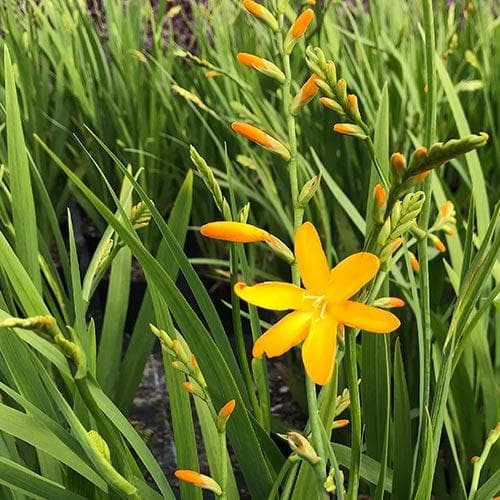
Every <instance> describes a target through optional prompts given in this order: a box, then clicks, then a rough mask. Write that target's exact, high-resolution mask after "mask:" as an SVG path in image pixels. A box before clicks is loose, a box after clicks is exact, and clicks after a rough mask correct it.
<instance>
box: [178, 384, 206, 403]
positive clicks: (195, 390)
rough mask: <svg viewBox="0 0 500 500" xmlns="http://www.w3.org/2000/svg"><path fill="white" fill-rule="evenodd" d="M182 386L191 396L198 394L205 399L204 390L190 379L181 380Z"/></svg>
mask: <svg viewBox="0 0 500 500" xmlns="http://www.w3.org/2000/svg"><path fill="white" fill-rule="evenodd" d="M182 387H183V389H184V390H185V391H186V392H187V393H188V394H192V395H193V396H198V397H199V398H201V399H203V400H205V399H206V395H205V391H204V390H203V389H202V388H201V387H200V386H199V385H198V384H197V383H196V382H192V381H186V382H183V383H182Z"/></svg>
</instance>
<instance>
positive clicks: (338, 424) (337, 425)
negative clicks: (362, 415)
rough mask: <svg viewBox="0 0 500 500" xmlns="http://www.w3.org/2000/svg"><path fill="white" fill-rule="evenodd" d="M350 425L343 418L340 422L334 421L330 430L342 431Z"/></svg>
mask: <svg viewBox="0 0 500 500" xmlns="http://www.w3.org/2000/svg"><path fill="white" fill-rule="evenodd" d="M349 424H350V421H349V419H347V418H343V419H340V420H334V421H333V424H332V429H342V428H343V427H347V426H348V425H349Z"/></svg>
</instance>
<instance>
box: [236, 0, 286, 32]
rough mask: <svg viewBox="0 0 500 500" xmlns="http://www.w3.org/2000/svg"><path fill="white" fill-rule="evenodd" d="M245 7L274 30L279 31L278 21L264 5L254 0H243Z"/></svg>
mask: <svg viewBox="0 0 500 500" xmlns="http://www.w3.org/2000/svg"><path fill="white" fill-rule="evenodd" d="M243 7H244V8H245V9H246V10H247V11H248V12H250V14H252V15H253V16H255V17H257V18H258V19H260V20H261V21H263V22H264V23H266V24H267V25H268V26H269V27H270V28H271V29H272V30H273V31H278V29H279V26H278V21H276V18H275V17H274V16H273V15H272V14H271V12H270V11H269V10H268V9H266V8H265V7H264V6H263V5H261V4H260V3H257V2H254V1H253V0H243Z"/></svg>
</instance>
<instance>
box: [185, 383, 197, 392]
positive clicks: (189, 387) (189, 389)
mask: <svg viewBox="0 0 500 500" xmlns="http://www.w3.org/2000/svg"><path fill="white" fill-rule="evenodd" d="M182 387H183V388H184V390H185V391H186V392H188V393H189V394H195V388H194V385H193V383H192V382H182Z"/></svg>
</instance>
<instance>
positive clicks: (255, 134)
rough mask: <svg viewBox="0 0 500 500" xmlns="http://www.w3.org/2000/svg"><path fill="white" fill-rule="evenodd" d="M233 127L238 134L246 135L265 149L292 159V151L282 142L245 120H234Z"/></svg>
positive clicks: (285, 158) (286, 158)
mask: <svg viewBox="0 0 500 500" xmlns="http://www.w3.org/2000/svg"><path fill="white" fill-rule="evenodd" d="M231 128H232V129H233V130H234V131H235V132H236V133H237V134H240V135H242V136H243V137H246V138H247V139H248V140H250V141H252V142H255V144H258V145H259V146H261V147H263V148H264V149H267V150H268V151H271V152H272V153H276V154H278V155H280V156H281V157H282V158H283V159H284V160H286V161H288V160H289V159H290V151H288V149H287V148H286V147H285V146H284V145H283V144H281V142H279V141H277V140H276V139H274V138H273V137H271V136H270V135H269V134H266V133H265V132H264V131H263V130H261V129H259V128H257V127H254V126H253V125H250V124H248V123H244V122H233V123H231Z"/></svg>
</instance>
